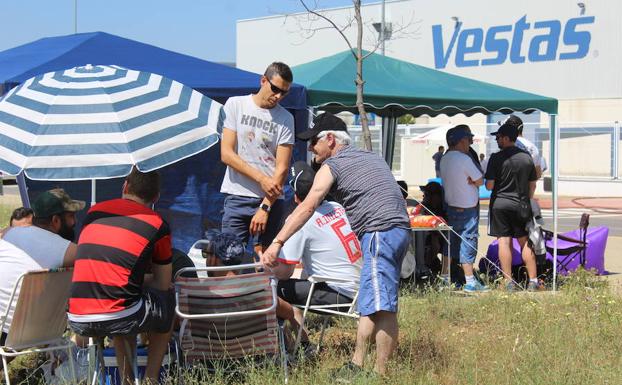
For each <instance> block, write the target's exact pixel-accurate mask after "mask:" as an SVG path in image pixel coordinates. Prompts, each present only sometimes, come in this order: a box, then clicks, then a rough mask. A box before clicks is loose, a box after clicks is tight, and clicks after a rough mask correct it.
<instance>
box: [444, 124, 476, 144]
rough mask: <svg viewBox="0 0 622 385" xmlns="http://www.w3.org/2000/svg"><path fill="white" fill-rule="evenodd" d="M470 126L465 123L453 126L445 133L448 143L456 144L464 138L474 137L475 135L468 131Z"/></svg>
mask: <svg viewBox="0 0 622 385" xmlns="http://www.w3.org/2000/svg"><path fill="white" fill-rule="evenodd" d="M468 128H469V126H467V125H465V124H460V125H457V126H456V127H452V128H450V129H449V130H448V131H447V134H445V139H446V140H447V145H449V146H455V145H456V144H458V142H460V140H462V139H463V138H472V137H473V136H474V135H473V134H471V133H470V132H469V131H468Z"/></svg>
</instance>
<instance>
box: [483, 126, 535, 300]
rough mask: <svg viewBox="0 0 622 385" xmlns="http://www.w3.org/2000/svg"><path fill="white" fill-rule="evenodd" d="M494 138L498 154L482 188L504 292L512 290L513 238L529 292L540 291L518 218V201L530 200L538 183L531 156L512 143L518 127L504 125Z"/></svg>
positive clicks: (524, 223)
mask: <svg viewBox="0 0 622 385" xmlns="http://www.w3.org/2000/svg"><path fill="white" fill-rule="evenodd" d="M491 135H494V136H496V139H497V145H498V146H499V148H500V149H501V151H499V152H496V153H494V154H492V155H491V156H490V160H489V161H488V169H487V170H486V188H487V189H488V190H492V195H491V198H490V208H489V215H488V218H489V221H488V234H489V235H491V236H493V237H497V240H498V242H499V262H500V263H501V270H502V271H503V274H504V276H505V278H506V280H507V282H508V283H507V288H508V290H515V289H516V286H515V284H514V282H513V281H512V280H511V277H512V238H517V240H518V243H519V244H520V248H521V255H522V257H523V262H524V263H525V266H526V267H527V273H528V275H529V284H528V287H527V288H528V289H529V290H540V289H541V285H540V284H539V283H538V279H537V272H536V259H535V256H534V254H533V252H532V251H531V249H530V248H529V247H526V245H527V231H526V229H525V228H526V224H527V223H526V222H525V221H524V220H521V219H520V217H519V214H518V212H519V207H520V206H519V205H520V200H521V197H529V198H533V194H534V191H535V190H536V180H537V179H538V176H537V173H536V168H535V166H534V163H533V160H532V158H531V156H530V155H529V154H528V153H527V152H526V151H523V150H521V149H520V148H518V147H517V146H516V145H515V143H516V139H517V137H518V127H517V126H516V125H515V124H512V123H504V124H502V125H501V126H500V127H499V130H498V131H496V132H493V133H491Z"/></svg>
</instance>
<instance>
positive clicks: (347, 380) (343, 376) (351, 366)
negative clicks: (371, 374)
mask: <svg viewBox="0 0 622 385" xmlns="http://www.w3.org/2000/svg"><path fill="white" fill-rule="evenodd" d="M367 375H368V373H367V372H366V371H365V370H364V369H363V368H362V367H360V366H358V365H357V364H355V363H353V362H352V361H348V362H346V363H345V364H343V366H342V367H340V368H338V369H336V370H334V371H333V373H332V375H331V376H332V377H333V378H334V379H335V382H337V383H338V384H351V383H353V382H354V381H356V379H357V378H359V377H366V376H367Z"/></svg>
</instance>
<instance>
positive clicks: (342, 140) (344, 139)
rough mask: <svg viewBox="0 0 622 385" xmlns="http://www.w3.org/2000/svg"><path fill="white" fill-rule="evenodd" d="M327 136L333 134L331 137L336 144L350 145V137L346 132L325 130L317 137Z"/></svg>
mask: <svg viewBox="0 0 622 385" xmlns="http://www.w3.org/2000/svg"><path fill="white" fill-rule="evenodd" d="M328 134H333V136H334V137H335V142H337V144H341V145H343V146H348V145H349V144H350V143H352V138H351V137H350V134H348V133H347V132H346V131H333V130H326V131H322V132H321V133H320V135H318V137H320V138H322V137H324V136H326V135H328Z"/></svg>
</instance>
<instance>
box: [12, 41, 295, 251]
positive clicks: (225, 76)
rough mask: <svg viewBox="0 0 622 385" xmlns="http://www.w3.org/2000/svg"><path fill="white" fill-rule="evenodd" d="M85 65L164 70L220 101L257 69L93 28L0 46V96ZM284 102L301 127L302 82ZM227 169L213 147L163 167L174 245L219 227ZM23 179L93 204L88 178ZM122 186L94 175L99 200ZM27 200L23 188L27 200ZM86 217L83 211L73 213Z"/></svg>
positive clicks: (255, 84)
mask: <svg viewBox="0 0 622 385" xmlns="http://www.w3.org/2000/svg"><path fill="white" fill-rule="evenodd" d="M86 64H116V65H119V66H123V67H127V68H131V69H135V70H141V71H149V72H153V73H157V74H161V75H163V76H165V77H168V78H170V79H174V80H177V81H179V82H181V83H183V84H185V85H188V86H190V87H192V88H193V89H195V90H197V91H199V92H201V93H203V94H205V95H207V96H209V97H210V98H212V99H214V100H217V101H219V102H221V103H224V102H225V101H226V100H227V99H228V98H229V97H231V96H237V95H246V94H250V93H253V92H256V91H257V89H258V88H259V79H260V75H258V74H255V73H252V72H248V71H242V70H239V69H236V68H233V67H228V66H225V65H221V64H216V63H212V62H209V61H205V60H201V59H198V58H194V57H191V56H187V55H183V54H179V53H176V52H172V51H168V50H165V49H162V48H158V47H155V46H152V45H149V44H144V43H140V42H137V41H134V40H129V39H125V38H122V37H119V36H115V35H111V34H108V33H104V32H93V33H81V34H75V35H68V36H59V37H50V38H44V39H40V40H37V41H34V42H32V43H28V44H25V45H22V46H19V47H15V48H11V49H9V50H6V51H3V52H0V95H2V94H4V93H6V92H7V91H8V90H10V89H11V88H13V87H15V86H16V85H18V84H20V83H22V82H24V81H25V80H27V79H29V78H31V77H33V76H35V75H38V74H42V73H46V72H51V71H58V70H63V69H67V68H71V67H75V66H80V65H86ZM267 64H269V63H266V65H267ZM281 104H282V105H283V106H284V107H286V108H288V109H289V110H290V112H292V113H293V114H294V117H295V119H296V129H297V130H305V129H306V123H307V110H306V108H307V106H306V94H305V88H304V87H302V86H300V85H297V84H293V85H292V87H291V91H290V93H289V94H288V95H287V97H286V98H285V99H284V100H283V101H282V103H281ZM294 158H295V159H305V158H306V151H305V143H304V142H297V144H296V147H295V150H294ZM224 171H225V167H224V165H223V164H222V163H221V162H220V148H219V146H218V145H216V146H214V147H212V148H211V149H209V150H208V151H204V152H203V153H200V154H197V155H195V156H193V157H191V158H188V159H185V160H183V161H181V162H178V163H175V164H173V165H171V166H168V167H165V168H164V169H162V170H161V173H162V177H163V178H162V180H163V183H162V195H161V198H160V202H159V203H158V204H157V206H156V208H157V210H158V211H159V212H161V213H162V214H163V215H164V217H165V218H166V219H167V221H168V222H169V224H170V225H171V229H172V232H173V245H174V247H176V248H179V249H181V250H184V251H187V250H188V248H189V247H190V245H191V244H192V242H193V241H194V240H196V239H198V238H200V237H201V236H202V234H203V231H204V230H205V229H206V228H211V227H220V218H221V216H222V215H221V210H222V202H223V197H222V194H220V193H219V190H220V183H221V181H222V177H223V175H224ZM22 181H23V179H22ZM24 183H25V184H26V185H27V188H28V196H29V197H30V198H33V197H35V196H36V195H37V194H38V193H40V192H41V191H44V190H46V189H49V188H52V187H63V188H65V189H66V190H67V191H68V192H69V194H70V195H71V196H72V197H74V198H75V199H81V200H85V201H87V202H90V196H91V184H90V181H80V182H40V181H31V180H27V181H25V182H24ZM121 186H122V179H111V180H103V181H98V182H97V201H98V202H99V201H103V200H106V199H112V198H117V197H119V196H120V193H121ZM22 187H24V186H23V184H22ZM22 190H23V189H22ZM24 198H25V196H24V194H22V200H24V202H25V204H27V202H26V200H25V199H24ZM83 215H84V213H81V214H80V215H79V216H78V219H80V218H81V217H82V216H83Z"/></svg>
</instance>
